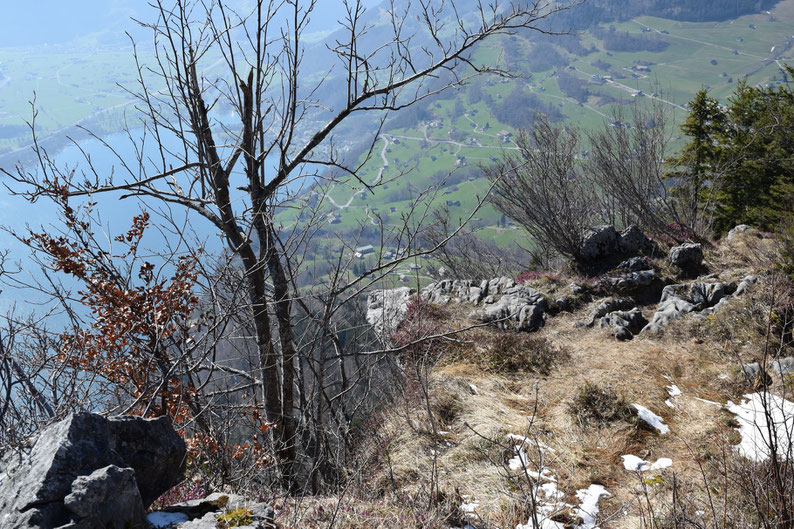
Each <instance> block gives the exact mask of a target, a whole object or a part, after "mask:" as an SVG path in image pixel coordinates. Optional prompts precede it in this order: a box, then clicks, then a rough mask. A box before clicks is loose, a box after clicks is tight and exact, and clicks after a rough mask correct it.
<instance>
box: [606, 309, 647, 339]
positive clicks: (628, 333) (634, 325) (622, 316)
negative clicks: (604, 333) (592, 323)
mask: <svg viewBox="0 0 794 529" xmlns="http://www.w3.org/2000/svg"><path fill="white" fill-rule="evenodd" d="M647 324H648V320H646V319H645V317H644V316H643V315H642V312H640V309H638V308H636V307H635V308H633V309H631V310H628V311H614V312H610V313H609V314H607V315H606V316H604V317H603V318H601V320H600V322H599V327H601V328H602V329H612V330H613V332H614V336H615V338H616V339H618V340H621V341H626V340H631V339H632V338H634V336H635V335H636V334H639V333H640V331H642V329H643V328H644V327H645V326H646V325H647Z"/></svg>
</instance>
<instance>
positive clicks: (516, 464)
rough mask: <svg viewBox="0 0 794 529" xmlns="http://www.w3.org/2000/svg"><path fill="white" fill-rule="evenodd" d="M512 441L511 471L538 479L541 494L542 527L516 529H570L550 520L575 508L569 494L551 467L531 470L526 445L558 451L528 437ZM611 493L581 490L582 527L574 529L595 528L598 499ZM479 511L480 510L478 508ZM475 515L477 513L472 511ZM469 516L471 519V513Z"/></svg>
mask: <svg viewBox="0 0 794 529" xmlns="http://www.w3.org/2000/svg"><path fill="white" fill-rule="evenodd" d="M507 437H508V439H510V440H512V441H515V442H516V444H515V447H514V449H515V452H516V456H515V457H513V458H511V459H510V460H509V461H508V466H509V468H510V470H513V471H516V470H521V471H523V472H524V473H525V474H526V475H527V476H528V477H529V478H530V479H532V480H534V483H533V484H532V487H533V488H534V489H535V491H536V492H537V519H538V523H539V527H537V528H536V527H535V525H534V524H533V521H532V520H531V519H530V520H529V521H528V522H527V523H526V524H518V525H516V529H566V527H565V526H564V525H563V524H562V523H560V522H555V521H554V520H552V519H551V518H550V517H551V516H553V515H554V514H555V513H557V512H559V511H560V510H562V509H566V508H572V507H573V506H572V505H568V504H567V503H565V501H564V499H565V494H564V493H563V492H562V491H560V490H559V488H558V487H557V477H556V476H555V475H554V473H553V472H552V471H551V470H550V469H548V468H545V467H544V468H541V470H540V472H536V471H534V470H530V469H529V468H528V467H529V457H528V456H527V453H526V451H525V450H524V448H525V446H529V445H530V444H531V445H534V446H535V447H536V448H537V449H538V450H539V451H540V452H541V453H544V452H547V451H549V452H554V449H552V448H550V447H548V446H546V445H545V444H543V443H541V442H540V441H538V440H536V439H529V438H528V437H527V436H525V435H517V434H508V435H507ZM604 496H610V494H609V493H608V492H607V491H606V490H605V489H604V487H603V486H601V485H595V484H593V485H590V487H588V488H587V489H582V490H578V491H577V492H576V497H577V498H579V501H580V505H579V507H578V508H577V509H576V511H575V512H576V515H577V516H578V517H580V518H581V519H582V524H581V525H577V526H574V529H595V528H596V518H597V517H598V500H599V499H600V498H602V497H604ZM464 500H465V501H464V504H463V505H461V510H462V511H463V512H464V513H467V511H466V510H465V509H464V505H467V504H466V502H467V501H468V500H467V499H465V498H464ZM475 508H476V507H475ZM472 512H473V511H472ZM467 516H471V515H470V514H467Z"/></svg>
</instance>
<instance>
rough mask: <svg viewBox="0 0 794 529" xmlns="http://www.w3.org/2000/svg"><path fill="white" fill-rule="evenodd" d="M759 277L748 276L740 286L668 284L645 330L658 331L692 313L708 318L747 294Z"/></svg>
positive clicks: (727, 284) (700, 283) (698, 283)
mask: <svg viewBox="0 0 794 529" xmlns="http://www.w3.org/2000/svg"><path fill="white" fill-rule="evenodd" d="M757 280H758V278H756V277H755V276H752V275H750V276H747V277H745V278H744V279H743V280H742V281H741V282H740V283H739V285H738V286H736V285H735V284H734V283H720V282H712V283H705V282H700V281H696V282H694V283H690V284H678V285H668V286H666V287H664V289H663V290H662V297H661V299H660V300H659V305H658V306H657V307H656V313H655V314H654V315H653V318H652V319H651V322H650V323H649V324H648V325H646V326H645V328H644V329H643V330H642V332H643V333H646V332H649V333H651V332H657V331H660V330H661V329H662V327H664V326H665V325H667V324H668V323H669V322H671V321H673V320H677V319H681V318H683V317H684V316H686V315H688V314H694V316H695V317H697V318H706V317H707V316H708V315H710V314H715V313H717V312H718V311H719V310H721V309H722V308H723V307H724V306H725V305H726V304H727V303H728V302H729V301H730V300H731V299H733V298H736V297H738V296H741V295H743V294H744V293H746V292H747V291H748V290H749V289H750V288H752V286H753V285H754V284H755V283H756V281H757Z"/></svg>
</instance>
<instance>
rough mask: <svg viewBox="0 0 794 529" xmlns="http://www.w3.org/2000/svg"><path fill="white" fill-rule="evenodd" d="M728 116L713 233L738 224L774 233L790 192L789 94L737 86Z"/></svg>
mask: <svg viewBox="0 0 794 529" xmlns="http://www.w3.org/2000/svg"><path fill="white" fill-rule="evenodd" d="M787 69H788V70H789V72H791V69H790V67H787ZM728 116H729V119H730V125H729V129H728V131H727V134H726V137H725V138H724V142H723V143H724V145H723V147H722V148H723V152H722V153H721V154H720V157H721V158H722V165H723V166H724V167H725V170H724V175H723V177H722V180H721V183H720V186H719V189H718V190H717V193H716V198H717V200H716V210H715V222H716V225H715V227H716V229H717V231H718V232H724V231H726V230H729V229H730V228H732V227H733V226H735V225H736V224H739V223H747V224H753V225H755V226H758V227H759V228H763V229H772V228H775V227H776V226H777V224H778V223H779V222H780V220H781V218H782V214H783V213H784V212H786V211H788V209H789V206H790V201H789V199H790V196H791V194H792V191H794V163H792V161H793V159H794V136H792V134H793V133H794V90H792V88H791V87H790V86H788V85H785V84H784V85H779V86H777V87H756V86H749V85H748V84H747V83H746V82H742V83H741V84H740V85H739V86H738V87H737V90H736V93H735V95H734V97H733V98H732V99H731V104H730V107H729V109H728Z"/></svg>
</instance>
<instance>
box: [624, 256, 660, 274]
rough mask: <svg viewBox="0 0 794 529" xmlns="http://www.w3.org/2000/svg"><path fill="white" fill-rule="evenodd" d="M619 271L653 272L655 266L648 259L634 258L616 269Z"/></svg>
mask: <svg viewBox="0 0 794 529" xmlns="http://www.w3.org/2000/svg"><path fill="white" fill-rule="evenodd" d="M615 268H616V269H618V270H626V271H628V272H642V271H644V270H653V265H652V264H651V261H650V259H648V258H647V257H641V256H638V257H632V258H631V259H626V260H625V261H623V262H621V263H620V264H619V265H617V266H616V267H615Z"/></svg>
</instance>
